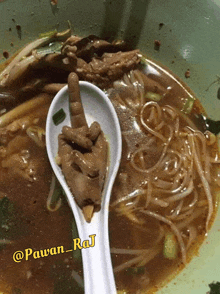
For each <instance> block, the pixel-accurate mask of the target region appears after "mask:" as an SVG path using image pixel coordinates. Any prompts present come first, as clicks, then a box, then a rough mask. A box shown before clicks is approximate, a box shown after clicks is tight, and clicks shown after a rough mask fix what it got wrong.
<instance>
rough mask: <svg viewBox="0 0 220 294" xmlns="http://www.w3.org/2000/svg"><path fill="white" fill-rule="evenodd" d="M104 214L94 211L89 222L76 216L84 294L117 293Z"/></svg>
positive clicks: (106, 220) (106, 221)
mask: <svg viewBox="0 0 220 294" xmlns="http://www.w3.org/2000/svg"><path fill="white" fill-rule="evenodd" d="M79 213H80V212H79ZM106 215H107V214H106ZM106 215H105V213H103V212H102V211H100V212H98V213H95V214H94V215H93V218H92V222H91V223H86V222H85V220H84V219H82V218H81V217H80V218H78V223H77V227H78V231H79V236H80V241H81V242H80V243H81V247H83V248H82V249H81V252H82V258H83V267H84V268H83V273H84V284H85V294H99V293H100V294H115V293H117V292H116V287H115V281H114V275H113V269H112V262H111V255H110V248H109V237H108V219H107V218H108V216H106ZM85 240H87V241H85ZM83 245H84V246H83ZM88 246H89V248H88Z"/></svg>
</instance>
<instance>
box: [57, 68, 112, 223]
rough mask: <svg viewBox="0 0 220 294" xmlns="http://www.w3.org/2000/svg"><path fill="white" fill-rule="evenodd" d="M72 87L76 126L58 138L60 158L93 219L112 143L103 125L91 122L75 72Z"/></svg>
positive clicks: (75, 192) (82, 205)
mask: <svg viewBox="0 0 220 294" xmlns="http://www.w3.org/2000/svg"><path fill="white" fill-rule="evenodd" d="M68 86H69V103H70V115H71V124H72V127H68V126H65V127H63V129H62V134H60V135H59V137H58V142H59V148H58V157H59V159H60V160H59V161H60V163H61V169H62V172H63V174H64V176H65V179H66V182H67V184H68V186H69V187H70V190H71V192H72V193H73V195H74V198H75V200H76V202H77V204H78V205H79V207H80V208H82V209H83V213H84V216H85V219H86V221H88V222H90V221H91V217H92V214H93V211H98V210H100V208H101V195H102V190H103V186H104V180H105V174H106V168H107V149H108V146H107V142H106V140H105V137H104V134H103V132H102V130H101V127H100V125H99V124H98V123H97V122H94V123H93V124H92V125H91V126H90V128H89V127H88V125H87V122H86V118H85V113H84V109H83V106H82V102H81V97H80V90H79V80H78V77H77V75H76V74H75V73H71V74H70V75H69V77H68ZM87 206H88V207H87ZM92 207H93V209H92Z"/></svg>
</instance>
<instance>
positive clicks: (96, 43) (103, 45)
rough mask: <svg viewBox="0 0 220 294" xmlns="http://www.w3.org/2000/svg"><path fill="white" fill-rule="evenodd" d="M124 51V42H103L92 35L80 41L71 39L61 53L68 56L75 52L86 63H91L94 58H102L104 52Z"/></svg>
mask: <svg viewBox="0 0 220 294" xmlns="http://www.w3.org/2000/svg"><path fill="white" fill-rule="evenodd" d="M124 49H125V43H124V42H123V41H118V42H113V43H110V42H107V41H105V40H101V39H100V38H99V37H97V36H95V35H90V36H88V37H85V38H80V39H77V38H76V37H75V38H72V37H70V38H69V39H68V40H67V41H66V43H64V45H63V48H62V50H61V52H62V54H66V53H67V52H68V51H71V52H74V53H75V54H76V56H77V57H80V58H82V59H84V60H85V61H86V62H90V61H91V60H92V58H93V57H95V56H98V57H101V56H102V54H103V53H104V52H108V53H110V52H111V53H112V52H117V51H121V50H122V51H123V50H124Z"/></svg>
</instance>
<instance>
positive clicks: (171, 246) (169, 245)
mask: <svg viewBox="0 0 220 294" xmlns="http://www.w3.org/2000/svg"><path fill="white" fill-rule="evenodd" d="M177 253H178V244H177V241H176V237H175V235H174V234H173V233H168V234H166V235H165V240H164V248H163V254H164V256H165V257H166V258H168V259H175V258H177Z"/></svg>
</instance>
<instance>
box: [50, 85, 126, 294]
mask: <svg viewBox="0 0 220 294" xmlns="http://www.w3.org/2000/svg"><path fill="white" fill-rule="evenodd" d="M79 86H80V95H81V100H82V105H83V108H84V112H85V116H86V120H87V123H88V125H91V123H92V122H93V121H97V122H98V123H99V124H100V126H101V128H102V131H103V132H104V135H105V138H106V140H107V142H108V150H109V160H108V162H109V164H108V171H107V174H106V179H105V185H104V189H103V193H102V203H101V210H100V211H99V212H95V213H94V215H93V217H92V220H91V222H90V223H87V222H86V221H85V219H84V216H83V213H82V210H81V209H80V208H79V206H78V205H77V204H76V202H75V200H74V196H73V194H72V193H71V192H70V190H69V187H68V185H67V183H66V181H65V178H64V175H63V173H62V170H61V168H60V167H59V166H58V165H57V164H56V161H55V157H56V155H57V152H58V135H59V134H60V133H61V131H62V127H63V126H66V125H67V126H71V122H70V112H69V95H68V86H65V87H64V88H62V89H61V90H60V91H59V92H58V93H57V95H56V96H55V97H54V99H53V101H52V103H51V106H50V109H49V112H48V116H47V121H46V147H47V153H48V157H49V160H50V163H51V166H52V168H53V171H54V173H55V175H56V177H57V179H58V180H59V182H60V184H61V186H62V187H63V189H64V191H65V194H66V196H67V199H68V202H69V205H70V208H71V209H72V212H73V214H74V217H75V221H76V224H77V228H78V233H79V238H80V240H79V239H78V240H74V245H75V247H74V248H73V250H74V249H75V250H76V248H79V249H81V252H82V259H83V273H84V286H85V293H86V294H99V293H100V294H107V293H108V294H113V293H116V287H115V281H114V275H113V269H112V263H111V255H110V246H109V234H108V212H109V200H110V196H111V190H112V186H113V184H114V180H115V177H116V175H117V172H118V168H119V164H120V160H121V152H122V139H121V129H120V124H119V120H118V117H117V114H116V112H115V109H114V107H113V105H112V103H111V101H110V100H109V98H108V97H107V96H106V95H105V93H104V92H103V91H102V90H100V89H99V88H98V87H96V86H94V85H93V84H91V83H88V82H83V81H80V82H79ZM60 109H63V111H64V112H65V114H66V116H65V119H64V120H63V121H62V122H61V123H60V124H58V125H55V124H54V122H53V119H52V118H53V115H54V114H56V113H57V112H58V111H59V110H60ZM86 240H88V241H87V242H84V241H86Z"/></svg>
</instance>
